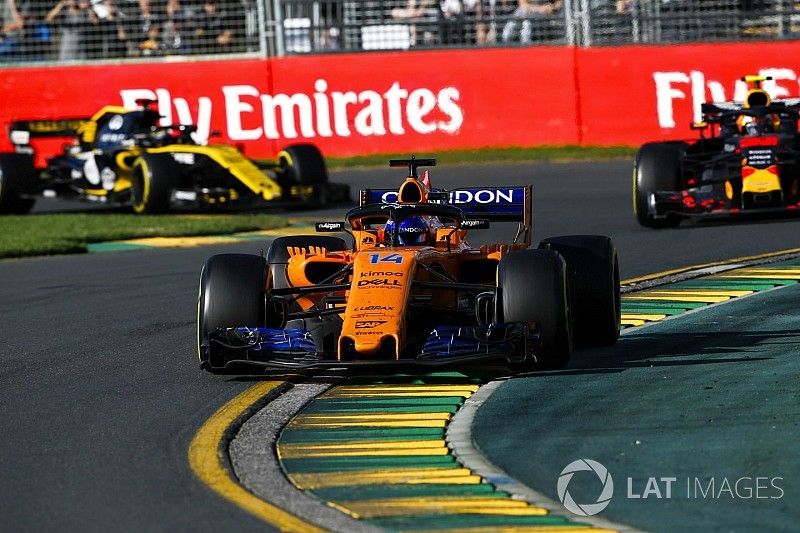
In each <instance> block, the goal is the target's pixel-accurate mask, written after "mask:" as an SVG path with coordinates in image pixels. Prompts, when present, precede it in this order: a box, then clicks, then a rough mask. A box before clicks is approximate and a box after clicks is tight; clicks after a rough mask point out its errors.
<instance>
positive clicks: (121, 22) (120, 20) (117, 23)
mask: <svg viewBox="0 0 800 533" xmlns="http://www.w3.org/2000/svg"><path fill="white" fill-rule="evenodd" d="M4 2H5V5H4V7H3V8H2V9H3V11H2V13H0V15H2V32H1V33H0V60H6V61H9V60H19V61H41V60H58V61H83V60H90V59H114V58H119V57H146V56H158V55H170V54H182V55H183V54H208V53H217V54H219V53H240V52H243V51H245V35H244V28H245V21H244V17H245V9H244V4H243V0H4Z"/></svg>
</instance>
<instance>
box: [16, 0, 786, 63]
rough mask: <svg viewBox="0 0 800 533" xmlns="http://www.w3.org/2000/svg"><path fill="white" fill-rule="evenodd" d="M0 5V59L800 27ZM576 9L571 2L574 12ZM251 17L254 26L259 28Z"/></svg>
mask: <svg viewBox="0 0 800 533" xmlns="http://www.w3.org/2000/svg"><path fill="white" fill-rule="evenodd" d="M2 2H3V4H2V6H3V7H2V11H0V17H2V18H1V19H0V22H2V26H1V27H0V29H1V30H2V31H0V62H7V61H62V62H69V61H86V60H95V59H115V58H121V57H134V58H135V57H151V56H166V55H191V54H226V53H232V54H235V53H242V52H250V51H261V52H263V51H264V50H262V48H263V46H264V43H266V41H267V40H268V39H280V38H282V39H283V50H284V51H285V52H287V53H307V52H315V51H336V50H359V49H371V50H374V49H405V48H410V47H438V46H462V45H467V46H469V45H477V46H483V45H489V46H491V45H504V44H515V43H516V44H521V45H526V44H529V43H539V44H563V43H565V42H568V41H567V38H566V36H567V33H568V31H570V30H571V31H572V33H571V36H572V38H573V39H574V38H575V34H576V32H579V33H580V34H581V35H579V36H578V38H580V39H583V42H584V43H590V44H592V45H594V44H625V43H631V42H634V43H640V42H688V41H702V40H708V39H710V40H736V39H739V38H746V37H760V38H763V37H764V36H769V35H778V36H779V37H781V38H785V37H789V36H790V34H793V32H795V31H798V32H800V27H798V28H797V30H795V25H794V19H792V20H790V21H789V22H791V24H790V23H788V22H787V23H786V24H783V25H781V26H780V28H782V29H781V30H780V32H779V33H776V30H775V28H772V27H771V26H769V24H773V23H772V22H769V21H767V22H765V23H764V24H765V25H759V24H761V22H759V20H758V19H757V18H754V17H753V16H754V15H761V14H768V13H770V12H773V11H775V8H776V6H777V5H778V4H777V3H776V1H775V0H585V1H581V2H578V1H577V0H572V1H571V2H567V1H566V0H279V1H274V0H2ZM797 5H798V6H800V4H797ZM570 6H572V7H571V8H570ZM576 6H582V7H580V9H578V10H577V11H576ZM259 16H261V17H266V18H267V20H266V21H264V22H266V24H259V20H258V17H259ZM273 17H279V20H274V19H273ZM764 20H766V18H765V19H764ZM770 20H772V19H770ZM587 21H588V23H587ZM748 21H749V22H750V23H751V24H750V25H749V26H748ZM767 23H768V24H767ZM773 25H774V24H773ZM273 30H275V31H273ZM281 30H282V32H281ZM259 32H261V33H259ZM262 41H264V42H262ZM569 42H575V41H574V40H573V41H569ZM271 43H272V41H270V44H268V45H267V46H268V47H271V46H272V44H271ZM272 50H277V51H278V52H280V50H281V48H280V46H278V45H276V48H274V49H273V48H270V51H271V52H272Z"/></svg>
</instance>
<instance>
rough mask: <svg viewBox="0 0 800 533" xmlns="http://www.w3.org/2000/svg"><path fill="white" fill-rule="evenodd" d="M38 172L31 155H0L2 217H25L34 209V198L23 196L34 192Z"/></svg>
mask: <svg viewBox="0 0 800 533" xmlns="http://www.w3.org/2000/svg"><path fill="white" fill-rule="evenodd" d="M35 179H36V171H35V170H34V168H33V156H31V155H29V154H0V215H24V214H27V213H29V212H30V210H31V209H33V204H34V203H36V200H35V199H34V198H26V197H24V196H23V194H24V193H25V192H33V191H31V190H30V189H31V188H32V187H33V185H34V183H35Z"/></svg>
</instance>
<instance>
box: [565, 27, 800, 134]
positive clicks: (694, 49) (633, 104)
mask: <svg viewBox="0 0 800 533" xmlns="http://www.w3.org/2000/svg"><path fill="white" fill-rule="evenodd" d="M576 57H577V61H576V63H575V72H576V77H577V80H578V94H579V98H578V99H579V101H580V104H581V109H580V123H581V128H580V139H579V142H580V143H581V144H586V145H610V144H626V145H638V144H641V143H642V142H645V141H648V140H658V139H675V138H686V137H694V136H695V135H694V134H693V133H692V132H690V131H689V124H690V122H692V121H693V120H697V119H699V116H700V115H699V112H700V104H701V103H703V102H707V101H723V100H731V99H736V100H739V101H742V100H743V99H744V95H745V92H746V90H747V87H746V84H745V83H744V82H743V81H741V80H740V78H741V77H742V76H744V75H745V74H758V73H761V74H765V75H769V76H772V77H773V78H775V79H774V81H772V82H766V83H765V84H764V88H765V89H766V90H767V91H768V92H770V94H771V95H772V97H773V98H775V97H781V98H787V97H797V96H798V94H800V91H799V90H798V88H799V87H798V81H799V78H798V77H799V76H800V42H799V41H788V42H769V43H766V42H761V43H736V44H698V45H683V46H631V47H624V48H586V49H581V50H579V53H578V54H577V55H576Z"/></svg>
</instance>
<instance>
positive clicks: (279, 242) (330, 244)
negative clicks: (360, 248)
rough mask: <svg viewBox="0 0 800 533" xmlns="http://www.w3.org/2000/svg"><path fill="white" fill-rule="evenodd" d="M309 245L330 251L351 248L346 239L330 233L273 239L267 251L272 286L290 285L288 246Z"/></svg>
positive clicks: (304, 246) (305, 246)
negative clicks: (287, 273)
mask: <svg viewBox="0 0 800 533" xmlns="http://www.w3.org/2000/svg"><path fill="white" fill-rule="evenodd" d="M309 246H318V247H320V248H325V249H327V250H328V251H329V252H341V251H344V250H347V249H348V248H349V246H347V243H346V242H345V241H344V239H341V238H339V237H332V236H328V235H292V236H289V237H278V238H277V239H275V240H274V241H272V244H271V245H270V247H269V251H268V252H267V263H268V264H269V270H270V274H271V275H272V287H274V288H276V289H285V288H286V287H288V286H289V280H288V278H287V275H286V265H288V264H289V250H288V248H291V247H300V248H307V247H309Z"/></svg>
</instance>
